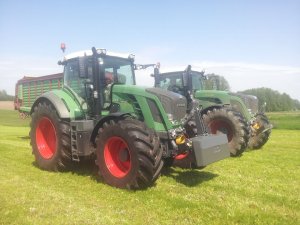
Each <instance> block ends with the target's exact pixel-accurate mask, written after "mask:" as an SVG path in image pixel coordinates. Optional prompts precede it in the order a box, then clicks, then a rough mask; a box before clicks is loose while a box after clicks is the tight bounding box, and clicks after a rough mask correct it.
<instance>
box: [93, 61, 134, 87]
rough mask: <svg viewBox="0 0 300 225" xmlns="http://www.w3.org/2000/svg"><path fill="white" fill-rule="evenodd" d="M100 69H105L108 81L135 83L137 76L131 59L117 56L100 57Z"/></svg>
mask: <svg viewBox="0 0 300 225" xmlns="http://www.w3.org/2000/svg"><path fill="white" fill-rule="evenodd" d="M98 62H99V66H100V71H101V70H102V71H103V70H104V72H105V79H106V83H115V84H127V85H134V84H135V77H134V70H133V67H132V62H131V60H130V59H124V58H117V57H109V56H107V57H104V58H98Z"/></svg>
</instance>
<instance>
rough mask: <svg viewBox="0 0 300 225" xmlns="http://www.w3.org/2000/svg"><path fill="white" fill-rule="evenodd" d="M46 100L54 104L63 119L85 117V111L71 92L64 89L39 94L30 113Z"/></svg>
mask: <svg viewBox="0 0 300 225" xmlns="http://www.w3.org/2000/svg"><path fill="white" fill-rule="evenodd" d="M45 101H46V102H48V103H50V104H52V105H53V107H54V108H55V110H56V112H57V113H58V116H59V118H61V119H75V118H80V117H83V112H82V110H81V109H80V106H79V105H78V104H77V103H76V102H75V101H74V99H73V98H72V97H71V96H70V95H69V94H67V93H66V92H64V91H62V90H55V91H50V92H46V93H44V94H42V95H41V96H39V97H38V98H37V99H36V100H35V102H34V103H33V105H32V107H31V110H30V114H32V113H33V112H34V108H35V107H36V106H38V104H39V103H42V102H45Z"/></svg>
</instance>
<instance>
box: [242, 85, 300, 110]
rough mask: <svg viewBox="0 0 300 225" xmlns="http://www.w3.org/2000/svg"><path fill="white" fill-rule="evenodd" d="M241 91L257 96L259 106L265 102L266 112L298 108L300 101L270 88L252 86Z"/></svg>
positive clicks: (299, 107)
mask: <svg viewBox="0 0 300 225" xmlns="http://www.w3.org/2000/svg"><path fill="white" fill-rule="evenodd" d="M241 93H243V94H247V95H255V96H256V97H257V98H258V102H259V106H261V105H262V104H264V102H266V103H267V105H266V111H267V112H278V111H294V110H300V102H299V101H298V100H296V99H292V98H291V97H290V96H289V95H288V94H286V93H283V94H281V93H279V92H278V91H275V90H272V89H271V88H253V89H248V90H245V91H241Z"/></svg>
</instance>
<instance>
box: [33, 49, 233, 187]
mask: <svg viewBox="0 0 300 225" xmlns="http://www.w3.org/2000/svg"><path fill="white" fill-rule="evenodd" d="M59 64H60V65H63V66H64V85H63V87H62V88H61V89H58V90H52V91H49V92H46V93H44V94H42V95H40V96H39V97H38V98H37V99H36V100H35V102H34V103H33V105H32V107H31V111H30V115H31V118H32V120H31V125H30V126H31V130H30V138H31V145H32V150H33V154H34V156H35V160H36V163H37V165H38V166H39V167H40V168H41V169H45V170H51V171H62V170H66V169H69V168H70V167H71V166H74V165H76V162H79V161H80V160H82V159H84V158H86V157H92V156H94V157H95V158H96V160H95V162H96V165H97V167H98V171H99V175H100V176H101V177H102V178H103V180H104V182H105V183H107V184H109V185H112V186H115V187H119V188H128V189H139V188H146V187H149V186H151V185H152V184H153V183H154V182H155V180H156V179H157V178H158V177H159V175H160V173H161V170H162V168H163V164H164V162H167V161H168V160H170V159H173V158H175V157H176V156H177V155H180V154H184V153H187V152H189V153H190V154H191V155H193V156H194V164H195V165H196V166H197V167H204V166H206V165H208V164H210V163H213V162H216V161H218V160H221V159H224V158H226V157H228V156H229V150H228V142H227V138H226V135H200V134H199V135H198V136H196V137H193V138H188V137H187V135H186V132H185V130H184V127H183V126H184V124H186V123H187V121H188V120H189V118H190V117H191V116H193V117H195V118H198V117H199V109H198V108H197V106H195V108H194V109H193V110H192V113H193V115H189V114H187V113H186V111H187V100H186V98H185V97H184V96H182V95H179V94H176V93H174V92H170V91H166V90H162V89H160V88H144V87H139V86H136V85H135V72H134V69H135V64H134V56H133V55H130V54H117V53H112V52H108V51H106V49H96V48H94V47H93V48H92V49H91V50H87V51H81V52H76V53H72V54H70V55H67V56H65V58H64V60H63V61H59ZM197 124H198V130H199V129H201V125H203V124H202V123H201V118H200V119H199V120H197Z"/></svg>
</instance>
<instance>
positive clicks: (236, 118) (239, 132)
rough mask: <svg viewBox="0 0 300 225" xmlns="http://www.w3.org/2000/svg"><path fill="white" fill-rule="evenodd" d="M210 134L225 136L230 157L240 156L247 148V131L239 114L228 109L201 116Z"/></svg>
mask: <svg viewBox="0 0 300 225" xmlns="http://www.w3.org/2000/svg"><path fill="white" fill-rule="evenodd" d="M203 119H204V123H205V124H206V125H207V126H208V128H209V129H210V131H211V133H212V134H217V133H224V134H226V135H227V139H228V144H229V148H230V155H231V156H239V155H241V154H242V153H243V152H244V151H245V149H246V148H247V144H248V140H249V129H248V125H247V122H246V120H245V119H244V117H243V116H242V114H241V113H239V112H237V111H235V110H232V109H228V108H215V109H213V110H212V111H210V110H208V111H207V113H206V114H204V115H203Z"/></svg>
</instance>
